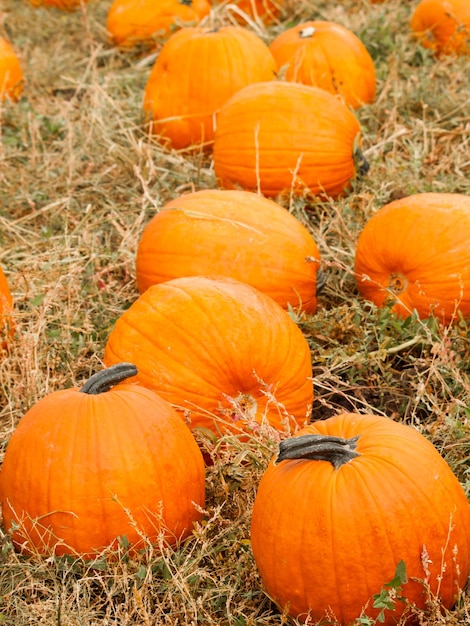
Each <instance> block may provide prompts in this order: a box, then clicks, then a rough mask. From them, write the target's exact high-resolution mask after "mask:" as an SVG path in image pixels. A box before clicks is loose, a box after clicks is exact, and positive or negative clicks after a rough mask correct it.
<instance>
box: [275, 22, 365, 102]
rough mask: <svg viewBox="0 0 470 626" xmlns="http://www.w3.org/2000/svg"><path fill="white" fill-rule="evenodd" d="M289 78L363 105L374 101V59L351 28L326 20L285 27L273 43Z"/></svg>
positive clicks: (285, 74) (276, 57)
mask: <svg viewBox="0 0 470 626" xmlns="http://www.w3.org/2000/svg"><path fill="white" fill-rule="evenodd" d="M269 49H270V50H271V52H272V54H273V56H274V58H275V60H276V63H277V67H278V70H279V71H281V69H284V78H285V79H286V80H290V81H294V82H297V83H303V84H304V85H314V86H315V87H320V88H321V89H325V90H326V91H329V92H330V93H333V94H337V95H339V96H341V97H342V98H343V99H344V101H345V103H346V104H348V105H350V106H352V107H354V108H355V109H357V108H359V107H360V106H362V105H364V104H368V103H371V102H373V101H374V99H375V91H376V79H375V67H374V61H373V60H372V57H371V56H370V54H369V52H368V50H367V48H366V47H365V45H364V44H363V43H362V41H361V40H360V39H359V37H357V36H356V35H355V34H354V33H353V32H352V31H351V30H349V29H348V28H346V27H345V26H342V25H341V24H336V23H335V22H328V21H324V20H311V21H308V22H302V23H300V24H297V25H296V26H293V27H292V28H288V29H287V30H284V31H282V32H281V33H280V34H279V35H278V36H277V37H276V38H275V39H274V40H273V41H272V42H271V44H270V46H269Z"/></svg>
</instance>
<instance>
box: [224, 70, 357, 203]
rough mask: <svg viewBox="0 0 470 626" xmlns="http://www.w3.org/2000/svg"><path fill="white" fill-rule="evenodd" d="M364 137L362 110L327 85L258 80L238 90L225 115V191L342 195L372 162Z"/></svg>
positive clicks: (225, 105)
mask: <svg viewBox="0 0 470 626" xmlns="http://www.w3.org/2000/svg"><path fill="white" fill-rule="evenodd" d="M360 137H361V129H360V126H359V122H358V121H357V119H356V117H355V115H354V113H353V112H351V111H350V110H349V108H348V107H347V106H346V105H345V104H344V103H343V102H341V101H340V100H339V99H338V98H337V97H336V96H334V95H333V94H330V93H328V92H327V91H325V90H324V89H319V88H318V87H312V86H310V85H302V84H299V83H291V82H286V81H272V82H270V83H256V84H253V85H248V86H247V87H244V88H243V89H241V90H240V91H238V92H237V93H236V94H234V95H233V96H232V97H231V98H230V99H229V100H228V102H226V103H225V104H224V106H223V107H222V108H221V109H220V111H219V113H218V114H217V119H216V131H215V139H214V153H213V158H214V170H215V174H216V177H217V179H218V184H219V185H220V186H221V187H223V188H236V187H241V188H242V189H246V190H247V191H258V192H260V193H262V194H263V195H265V196H268V197H273V196H277V195H278V194H279V193H281V192H285V191H292V192H294V193H305V192H307V193H310V194H314V195H319V196H331V197H333V198H336V197H338V196H340V195H342V194H343V193H344V192H346V191H347V189H348V188H349V186H350V183H351V181H352V180H353V179H355V178H356V174H357V173H358V172H359V171H361V170H362V167H363V166H364V165H365V162H364V160H363V157H362V155H361V154H360V150H359V144H360V142H361V139H360ZM358 156H360V162H361V164H359V162H358V159H357V157H358Z"/></svg>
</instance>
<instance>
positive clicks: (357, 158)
mask: <svg viewBox="0 0 470 626" xmlns="http://www.w3.org/2000/svg"><path fill="white" fill-rule="evenodd" d="M354 164H355V166H356V171H357V173H358V174H359V176H365V175H366V174H367V172H368V171H369V170H370V165H369V161H368V160H367V159H366V157H365V156H364V153H363V152H362V150H361V149H360V147H359V146H358V147H357V148H356V149H355V151H354Z"/></svg>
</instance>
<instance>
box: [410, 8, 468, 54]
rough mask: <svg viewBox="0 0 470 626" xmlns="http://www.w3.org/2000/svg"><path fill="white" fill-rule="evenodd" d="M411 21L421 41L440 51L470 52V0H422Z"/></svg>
mask: <svg viewBox="0 0 470 626" xmlns="http://www.w3.org/2000/svg"><path fill="white" fill-rule="evenodd" d="M410 25H411V29H412V31H413V32H414V33H415V35H416V37H417V38H418V40H419V42H420V43H421V44H422V45H423V46H424V47H425V48H429V49H430V50H432V51H434V52H435V53H436V54H437V55H440V54H470V2H469V1H468V0H421V2H419V4H418V5H417V7H416V8H415V10H414V12H413V15H412V17H411V22H410Z"/></svg>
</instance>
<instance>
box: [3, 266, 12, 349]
mask: <svg viewBox="0 0 470 626" xmlns="http://www.w3.org/2000/svg"><path fill="white" fill-rule="evenodd" d="M0 333H1V335H2V336H3V338H4V339H5V340H4V341H1V342H0V345H1V346H2V347H3V348H6V347H7V344H8V338H11V337H13V335H14V333H15V322H14V319H13V297H12V295H11V291H10V285H9V284H8V281H7V278H6V276H5V274H4V272H3V270H2V268H1V267H0Z"/></svg>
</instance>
